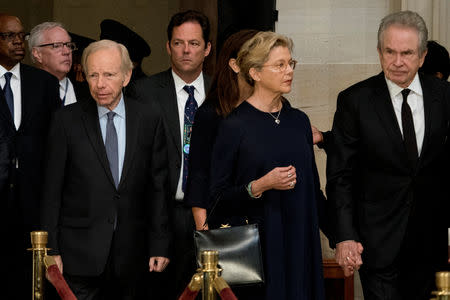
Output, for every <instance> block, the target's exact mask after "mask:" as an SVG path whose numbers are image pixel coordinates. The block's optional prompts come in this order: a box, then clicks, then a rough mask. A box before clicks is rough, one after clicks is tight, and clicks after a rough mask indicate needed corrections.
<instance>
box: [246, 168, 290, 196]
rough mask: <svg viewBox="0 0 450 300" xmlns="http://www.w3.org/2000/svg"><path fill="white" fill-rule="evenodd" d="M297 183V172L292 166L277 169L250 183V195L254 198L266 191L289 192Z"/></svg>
mask: <svg viewBox="0 0 450 300" xmlns="http://www.w3.org/2000/svg"><path fill="white" fill-rule="evenodd" d="M296 183H297V172H296V170H295V168H294V167H293V166H288V167H277V168H274V169H273V170H272V171H270V172H269V173H267V174H266V175H264V176H263V177H261V178H259V179H257V180H254V181H253V182H252V194H253V195H255V196H256V197H257V196H259V195H261V194H262V193H263V192H265V191H268V190H272V189H274V190H291V189H293V188H294V187H295V184H296Z"/></svg>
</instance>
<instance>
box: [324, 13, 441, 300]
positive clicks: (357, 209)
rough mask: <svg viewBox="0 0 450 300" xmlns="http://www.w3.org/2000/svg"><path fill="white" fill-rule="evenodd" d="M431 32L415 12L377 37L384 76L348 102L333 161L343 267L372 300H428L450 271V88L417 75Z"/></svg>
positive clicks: (394, 17) (336, 127)
mask: <svg viewBox="0 0 450 300" xmlns="http://www.w3.org/2000/svg"><path fill="white" fill-rule="evenodd" d="M427 39H428V30H427V27H426V25H425V22H424V20H423V18H422V17H421V16H419V15H418V14H417V13H415V12H412V11H401V12H396V13H392V14H390V15H388V16H386V17H384V18H383V19H382V20H381V23H380V26H379V30H378V46H377V50H378V55H379V59H380V65H381V68H382V70H383V72H381V73H380V74H378V75H376V76H373V77H371V78H368V79H366V80H364V81H361V82H359V83H356V84H355V85H353V86H351V87H349V88H347V89H346V90H344V91H342V92H341V93H339V96H338V99H337V107H336V113H335V115H334V122H333V129H332V135H333V141H332V147H331V148H330V149H329V151H328V159H327V196H328V200H329V201H330V202H331V203H332V206H333V207H334V221H335V222H334V223H335V224H334V225H335V226H334V228H335V231H336V232H335V238H336V241H337V245H336V260H337V262H338V263H339V264H340V265H341V267H342V268H343V269H344V273H345V274H346V275H351V274H353V272H354V271H355V270H357V269H359V268H360V269H359V275H360V278H361V283H362V287H363V291H364V299H366V300H389V299H392V300H397V299H429V298H430V296H431V294H430V293H431V290H432V289H433V285H434V277H435V272H436V271H438V270H439V269H442V268H443V267H444V266H445V265H446V264H447V227H448V226H449V225H450V224H449V220H450V219H449V217H448V212H449V200H448V187H447V186H448V174H449V172H448V164H447V163H448V141H449V140H448V137H449V125H448V124H449V111H448V109H449V107H450V106H449V102H450V85H449V83H448V82H444V81H441V80H439V79H437V78H434V77H433V76H427V75H425V74H420V73H418V69H419V68H420V67H421V66H422V64H423V62H424V59H425V55H426V54H427Z"/></svg>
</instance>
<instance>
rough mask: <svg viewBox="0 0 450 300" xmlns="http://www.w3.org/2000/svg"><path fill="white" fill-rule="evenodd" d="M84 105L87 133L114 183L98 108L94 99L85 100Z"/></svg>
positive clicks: (84, 120) (84, 122)
mask: <svg viewBox="0 0 450 300" xmlns="http://www.w3.org/2000/svg"><path fill="white" fill-rule="evenodd" d="M81 104H82V107H83V110H84V114H83V124H84V128H85V130H86V134H87V136H88V138H89V140H90V142H91V145H92V148H94V150H95V152H96V153H97V157H98V159H99V161H100V163H101V164H102V166H103V168H104V169H105V173H106V175H107V176H108V178H109V180H110V181H111V183H112V184H113V185H114V186H115V184H114V179H113V177H112V174H111V169H110V167H109V162H108V157H107V155H106V149H105V144H104V142H103V138H102V132H101V129H100V122H99V120H98V110H97V105H96V103H95V100H94V99H89V100H88V101H83V102H82V103H81Z"/></svg>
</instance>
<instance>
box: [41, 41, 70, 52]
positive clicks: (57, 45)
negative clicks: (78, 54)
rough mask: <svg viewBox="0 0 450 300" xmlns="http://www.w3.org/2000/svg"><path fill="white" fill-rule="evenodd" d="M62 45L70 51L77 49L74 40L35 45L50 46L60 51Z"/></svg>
mask: <svg viewBox="0 0 450 300" xmlns="http://www.w3.org/2000/svg"><path fill="white" fill-rule="evenodd" d="M64 46H66V47H67V49H69V50H70V51H74V50H77V45H76V44H75V43H74V42H66V43H63V42H59V43H49V44H42V45H38V46H36V47H51V48H52V49H54V50H56V51H62V50H63V48H64Z"/></svg>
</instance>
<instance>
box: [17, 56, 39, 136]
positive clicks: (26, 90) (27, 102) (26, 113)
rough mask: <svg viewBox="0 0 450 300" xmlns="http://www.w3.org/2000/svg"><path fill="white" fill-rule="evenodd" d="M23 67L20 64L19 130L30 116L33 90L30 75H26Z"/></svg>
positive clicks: (24, 125)
mask: <svg viewBox="0 0 450 300" xmlns="http://www.w3.org/2000/svg"><path fill="white" fill-rule="evenodd" d="M24 68H25V67H24V66H23V65H22V64H20V91H21V94H22V95H21V97H22V117H21V121H20V126H19V129H18V130H20V129H21V128H22V127H26V123H27V122H28V119H29V117H30V112H31V111H33V107H32V106H33V105H34V101H33V92H35V88H34V81H33V79H32V78H31V77H28V75H29V74H28V72H25V69H24Z"/></svg>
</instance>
